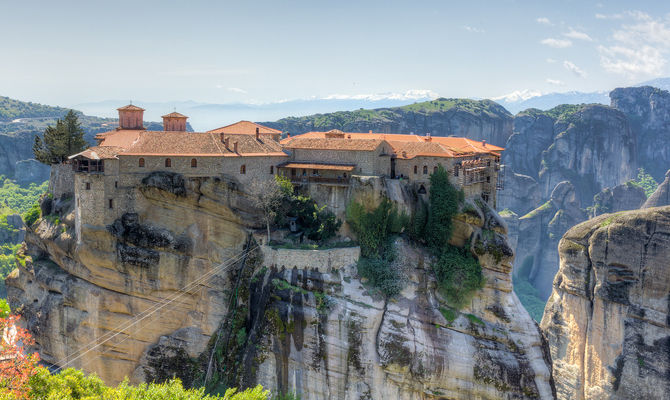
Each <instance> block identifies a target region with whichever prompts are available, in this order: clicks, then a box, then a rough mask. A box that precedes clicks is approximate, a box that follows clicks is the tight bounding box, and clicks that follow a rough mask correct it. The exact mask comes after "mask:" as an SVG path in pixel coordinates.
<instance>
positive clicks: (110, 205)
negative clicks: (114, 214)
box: [109, 199, 114, 208]
mask: <svg viewBox="0 0 670 400" xmlns="http://www.w3.org/2000/svg"><path fill="white" fill-rule="evenodd" d="M109 208H114V200H113V199H109Z"/></svg>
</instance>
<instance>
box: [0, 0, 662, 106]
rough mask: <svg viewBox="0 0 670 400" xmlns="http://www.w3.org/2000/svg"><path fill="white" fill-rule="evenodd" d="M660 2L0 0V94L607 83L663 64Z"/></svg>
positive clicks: (271, 94)
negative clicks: (109, 0) (0, 33)
mask: <svg viewBox="0 0 670 400" xmlns="http://www.w3.org/2000/svg"><path fill="white" fill-rule="evenodd" d="M669 13H670V2H664V1H636V2H629V1H602V2H588V1H513V0H496V1H477V0H472V1H468V2H464V1H458V2H456V1H412V2H408V1H405V2H396V1H388V0H387V1H355V2H354V1H352V2H348V1H328V2H326V1H315V0H312V1H257V2H242V1H236V2H224V1H216V2H214V1H210V2H207V1H196V0H192V1H188V2H187V1H169V0H163V1H138V0H136V1H124V0H117V1H113V2H98V1H58V2H54V1H30V2H28V1H24V2H17V1H7V0H0V21H1V23H0V31H1V32H2V38H3V39H2V40H1V41H0V55H1V57H2V58H1V59H0V95H4V96H10V97H14V98H19V99H24V100H31V101H39V102H43V103H49V104H62V105H71V104H77V103H83V102H91V101H99V100H104V99H142V100H145V101H166V100H195V101H202V102H213V103H228V102H274V101H279V100H284V99H297V98H311V97H316V98H324V97H329V96H331V97H332V96H339V97H355V96H366V95H380V94H382V95H395V96H400V97H402V96H406V97H412V96H419V95H421V94H424V93H432V94H439V95H441V96H447V97H489V98H492V97H497V96H501V95H505V94H508V93H512V92H515V91H524V90H525V91H540V92H553V91H561V92H562V91H569V90H579V91H595V90H609V89H611V88H614V87H617V86H623V85H627V84H633V83H637V82H640V81H644V80H647V79H651V78H655V77H663V76H670V66H669V65H668V58H669V57H670V14H669ZM428 91H429V92H428Z"/></svg>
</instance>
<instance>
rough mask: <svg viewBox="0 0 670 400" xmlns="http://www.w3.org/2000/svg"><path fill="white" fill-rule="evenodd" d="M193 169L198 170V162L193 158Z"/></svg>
mask: <svg viewBox="0 0 670 400" xmlns="http://www.w3.org/2000/svg"><path fill="white" fill-rule="evenodd" d="M191 168H198V160H196V159H195V158H191Z"/></svg>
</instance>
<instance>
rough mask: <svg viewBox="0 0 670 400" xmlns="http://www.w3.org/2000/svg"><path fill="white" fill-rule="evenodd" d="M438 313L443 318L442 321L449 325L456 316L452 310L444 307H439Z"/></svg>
mask: <svg viewBox="0 0 670 400" xmlns="http://www.w3.org/2000/svg"><path fill="white" fill-rule="evenodd" d="M440 313H441V314H442V316H443V317H444V319H446V320H447V322H449V323H450V324H451V323H452V322H454V320H455V319H456V317H457V316H458V314H456V311H454V310H452V309H451V308H446V307H440Z"/></svg>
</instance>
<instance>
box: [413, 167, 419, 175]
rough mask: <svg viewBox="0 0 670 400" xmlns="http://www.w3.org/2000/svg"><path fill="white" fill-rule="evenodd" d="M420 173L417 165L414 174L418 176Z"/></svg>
mask: <svg viewBox="0 0 670 400" xmlns="http://www.w3.org/2000/svg"><path fill="white" fill-rule="evenodd" d="M418 171H419V167H417V166H416V165H415V166H414V173H415V174H418V173H419V172H418Z"/></svg>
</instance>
